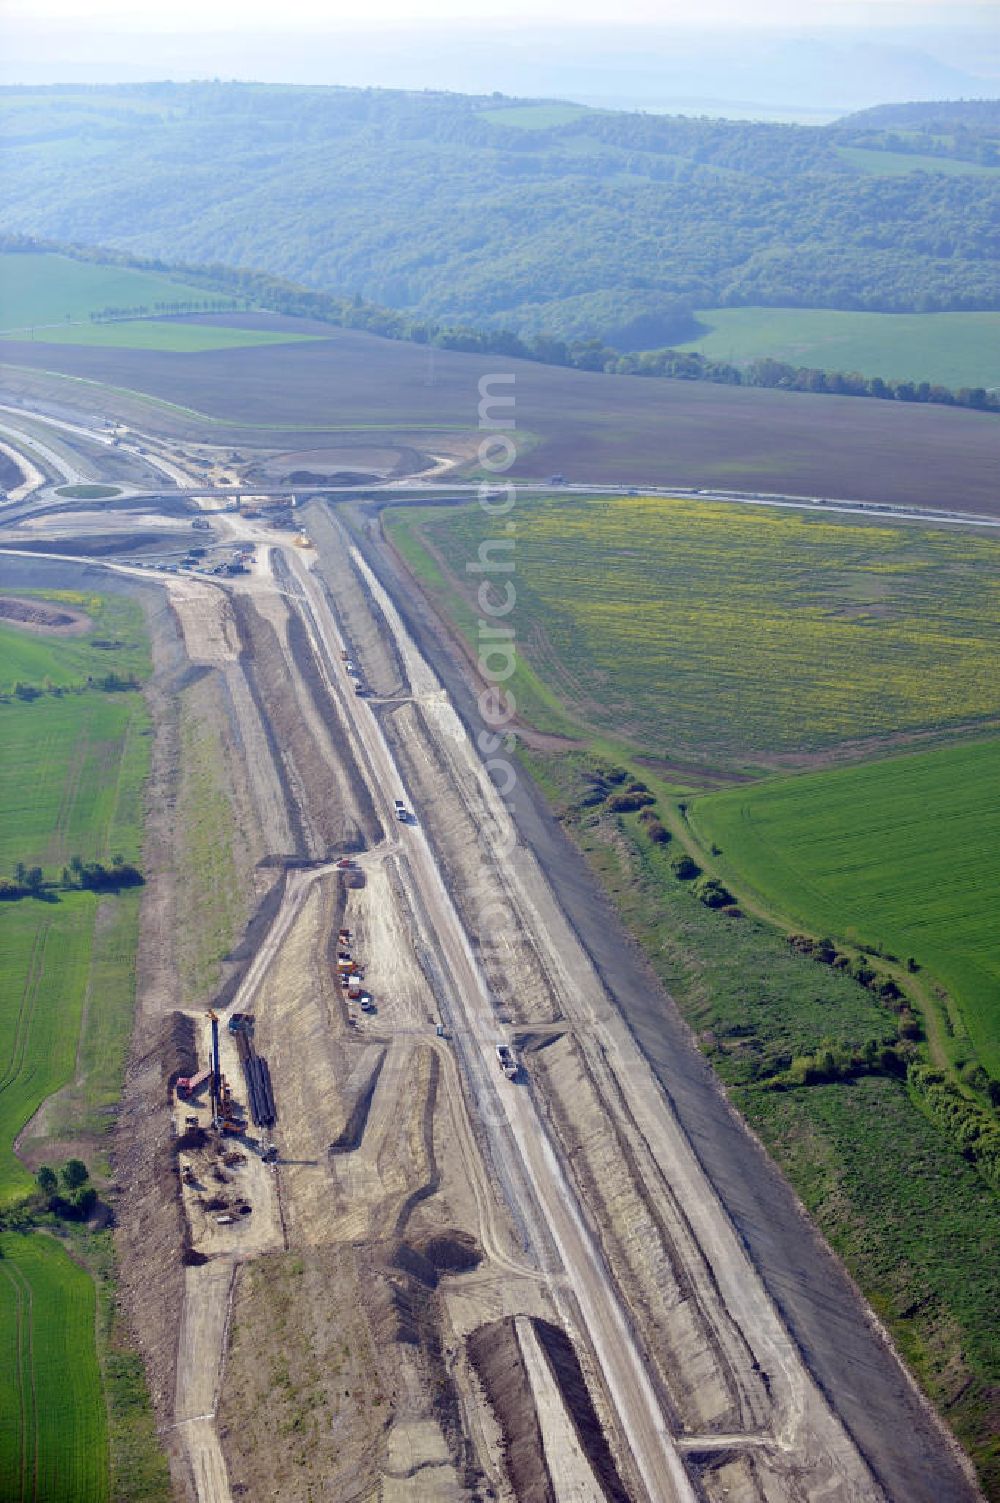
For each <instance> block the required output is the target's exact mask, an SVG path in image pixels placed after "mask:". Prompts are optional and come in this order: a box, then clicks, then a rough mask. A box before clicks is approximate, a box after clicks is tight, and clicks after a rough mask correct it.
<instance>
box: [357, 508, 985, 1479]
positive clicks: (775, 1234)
mask: <svg viewBox="0 0 1000 1503" xmlns="http://www.w3.org/2000/svg"><path fill="white" fill-rule="evenodd" d="M358 542H359V545H360V547H361V550H362V552H363V554H364V556H365V558H366V560H367V562H368V564H369V566H370V567H371V569H372V571H373V573H374V574H375V575H376V577H377V578H378V579H379V580H380V582H381V583H382V585H383V587H384V588H385V589H386V590H387V592H388V593H389V595H390V597H391V598H392V600H393V602H394V604H395V606H396V608H397V610H398V611H399V613H400V616H401V618H402V619H403V621H404V623H405V625H406V627H407V629H408V630H409V632H410V633H411V635H412V636H413V638H414V641H415V643H416V646H417V647H418V649H419V651H420V652H421V653H422V654H423V655H424V657H425V658H426V660H427V662H428V663H429V665H430V666H431V667H432V669H433V670H434V672H435V673H437V674H438V676H439V677H440V679H441V682H442V683H443V685H444V687H445V688H446V690H447V692H448V694H449V695H450V696H451V699H452V702H453V704H454V706H455V709H456V710H457V712H458V713H459V715H460V716H461V718H462V720H463V722H464V724H465V726H466V729H467V730H469V731H470V733H471V734H472V735H473V736H475V735H476V734H477V733H478V731H479V730H480V729H481V728H482V719H481V717H480V715H479V713H478V709H477V706H476V701H475V695H474V691H473V689H472V687H471V685H470V682H469V678H468V676H467V670H465V669H463V668H462V667H460V666H459V660H458V654H457V650H456V651H454V652H453V651H452V649H451V648H450V647H449V645H448V644H446V643H445V641H444V640H443V638H442V633H441V629H440V626H439V624H438V623H437V622H436V620H435V618H434V616H433V615H432V613H431V612H430V610H429V608H428V607H427V605H426V603H425V602H424V601H423V600H422V599H419V600H418V599H415V598H414V592H413V586H412V585H411V583H410V582H409V581H408V580H404V579H402V578H401V576H400V574H399V572H398V571H397V568H396V566H395V563H394V561H393V560H392V558H391V556H390V555H389V553H388V550H387V549H386V548H385V547H384V546H378V545H374V544H373V542H372V539H371V537H370V536H367V535H365V536H362V537H359V538H358ZM507 802H508V807H509V809H510V813H511V815H512V817H513V819H514V821H515V823H516V825H517V828H518V831H519V833H520V835H521V837H522V839H523V840H524V841H525V842H526V843H527V844H528V845H529V846H530V848H531V849H532V850H533V852H534V854H535V856H536V857H537V859H538V860H539V862H540V864H541V866H542V868H543V870H544V872H545V875H546V877H547V878H548V880H549V882H550V883H551V885H552V887H553V889H554V891H555V893H556V896H557V898H558V900H559V902H560V903H561V904H562V907H563V909H564V911H565V913H566V915H567V917H568V919H569V921H570V923H571V924H572V926H573V928H574V929H575V931H576V933H577V935H578V936H579V938H580V940H581V942H582V943H583V945H584V947H585V948H586V950H587V952H588V953H589V955H590V957H591V959H592V961H593V963H594V965H595V967H596V969H597V971H598V973H599V974H600V976H601V979H602V981H603V983H604V985H605V986H606V988H607V990H608V991H609V993H610V994H611V996H612V997H613V998H614V1000H615V1002H616V1004H617V1006H618V1008H619V1009H620V1011H621V1013H622V1015H623V1017H624V1018H625V1020H626V1022H627V1023H628V1026H629V1028H630V1029H631V1031H632V1033H633V1035H634V1036H635V1038H636V1040H637V1042H638V1043H639V1045H640V1048H641V1049H642V1051H643V1053H644V1054H645V1056H646V1058H647V1059H648V1061H649V1063H650V1065H651V1066H652V1068H653V1070H654V1073H655V1075H656V1077H657V1079H658V1081H659V1083H660V1085H661V1086H662V1088H663V1090H664V1092H665V1094H666V1096H667V1097H668V1099H669V1101H670V1103H671V1105H672V1107H673V1109H674V1111H675V1113H676V1115H677V1119H678V1121H679V1123H680V1125H681V1127H682V1129H683V1131H684V1132H685V1134H686V1135H687V1137H688V1139H689V1141H690V1143H691V1145H692V1147H693V1149H694V1152H695V1154H696V1155H697V1157H698V1159H699V1161H700V1162H701V1164H702V1166H703V1168H704V1170H705V1172H706V1174H707V1176H708V1178H709V1180H710V1181H711V1183H712V1184H713V1186H714V1187H715V1189H716V1191H717V1193H718V1195H719V1197H720V1200H721V1201H722V1203H723V1205H724V1207H725V1209H726V1211H727V1213H728V1215H729V1216H730V1218H731V1220H732V1222H733V1225H734V1227H735V1228H736V1231H737V1233H738V1235H739V1237H740V1239H741V1241H742V1242H743V1245H744V1246H745V1248H746V1249H747V1252H748V1254H749V1256H750V1258H751V1260H752V1262H753V1263H754V1265H755V1266H756V1268H757V1269H758V1271H759V1273H760V1276H761V1278H762V1280H763V1282H764V1285H765V1287H766V1289H767V1291H768V1293H769V1295H770V1296H771V1298H772V1299H773V1300H774V1302H775V1304H776V1306H777V1307H778V1309H779V1311H780V1313H781V1315H782V1317H783V1319H784V1321H785V1323H786V1325H787V1327H788V1329H789V1331H790V1332H791V1334H792V1336H793V1338H794V1340H795V1342H796V1344H797V1345H798V1347H799V1350H800V1351H801V1353H802V1356H803V1358H804V1360H805V1362H806V1365H807V1367H808V1368H809V1371H810V1372H811V1373H812V1375H813V1377H814V1379H815V1380H816V1382H817V1384H818V1385H819V1387H820V1389H821V1390H822V1391H823V1393H824V1394H825V1395H826V1396H827V1398H828V1400H829V1401H830V1403H831V1404H832V1406H833V1408H834V1410H835V1412H836V1413H837V1414H838V1416H839V1417H840V1419H841V1420H842V1422H843V1424H844V1425H845V1427H846V1428H847V1430H848V1432H849V1433H850V1435H851V1436H852V1437H853V1439H854V1441H855V1443H856V1444H857V1446H858V1448H859V1450H860V1451H861V1453H862V1454H863V1456H864V1457H865V1459H866V1461H867V1462H868V1464H869V1465H870V1466H871V1468H872V1470H873V1472H874V1473H875V1475H876V1476H877V1477H878V1479H879V1481H880V1483H881V1484H882V1486H883V1487H884V1488H885V1490H886V1493H887V1494H888V1496H889V1497H890V1498H891V1499H892V1500H894V1503H966V1500H968V1503H971V1500H974V1499H976V1498H978V1497H979V1496H980V1495H979V1493H978V1491H977V1489H976V1486H975V1484H974V1482H973V1481H972V1480H971V1479H970V1473H969V1470H968V1464H967V1463H966V1462H965V1459H964V1457H963V1456H962V1455H961V1453H960V1451H959V1448H958V1446H957V1444H956V1443H955V1442H954V1441H953V1440H952V1438H951V1437H950V1436H949V1435H948V1433H947V1431H946V1430H945V1427H944V1425H943V1423H942V1422H941V1421H940V1420H939V1419H938V1418H937V1416H936V1415H935V1414H934V1413H933V1411H932V1410H931V1408H930V1405H929V1404H928V1403H927V1402H926V1401H925V1400H924V1399H923V1397H922V1396H921V1395H920V1393H919V1391H918V1390H917V1388H916V1385H915V1384H914V1383H913V1381H912V1380H911V1379H910V1377H909V1375H908V1374H907V1373H906V1371H905V1370H904V1368H903V1367H902V1365H901V1363H900V1361H899V1359H898V1358H897V1356H896V1354H895V1352H894V1350H893V1349H892V1347H891V1345H890V1344H889V1342H888V1340H887V1339H886V1337H885V1336H884V1334H883V1333H882V1331H881V1330H880V1328H879V1327H878V1326H877V1324H876V1322H875V1320H874V1317H873V1316H872V1314H871V1312H870V1311H869V1310H868V1307H867V1306H866V1305H865V1303H864V1301H863V1300H862V1298H861V1296H860V1294H859V1293H858V1291H857V1289H856V1288H855V1286H854V1284H853V1283H852V1281H851V1279H850V1278H849V1276H848V1274H847V1273H846V1271H845V1270H844V1268H843V1267H842V1265H841V1264H840V1263H839V1262H838V1260H837V1259H836V1258H835V1257H834V1255H833V1254H832V1252H831V1251H830V1249H829V1248H828V1247H827V1245H826V1243H825V1242H824V1241H823V1239H822V1238H821V1237H820V1235H819V1233H818V1232H817V1231H816V1230H815V1228H813V1226H812V1225H811V1223H810V1222H809V1221H808V1219H807V1217H806V1215H805V1213H804V1211H803V1210H802V1208H801V1206H800V1204H799V1202H798V1201H797V1199H796V1197H795V1195H794V1193H793V1192H792V1190H791V1187H790V1186H789V1185H788V1184H787V1182H786V1181H785V1180H784V1178H783V1177H782V1176H781V1174H780V1173H779V1171H778V1169H777V1167H776V1166H775V1165H774V1164H773V1163H772V1162H771V1160H770V1159H769V1158H768V1156H767V1154H766V1153H765V1151H764V1149H763V1148H762V1146H761V1145H760V1144H759V1143H758V1142H757V1140H756V1139H755V1138H754V1137H753V1136H752V1135H751V1133H750V1132H749V1131H748V1130H747V1128H746V1127H745V1125H744V1124H743V1123H742V1122H741V1121H740V1119H739V1118H738V1117H737V1115H736V1113H735V1112H734V1111H733V1110H732V1108H731V1107H730V1106H729V1104H728V1102H727V1100H726V1098H725V1095H724V1093H723V1091H722V1088H721V1085H720V1084H719V1082H718V1080H717V1079H716V1077H715V1076H714V1075H713V1073H712V1071H711V1069H710V1067H709V1066H708V1065H707V1064H706V1062H705V1060H704V1059H703V1057H702V1056H701V1054H700V1052H699V1051H698V1049H697V1047H696V1045H695V1043H694V1040H693V1038H692V1036H691V1034H690V1031H689V1029H688V1027H687V1025H686V1023H685V1022H684V1021H683V1019H682V1017H681V1015H680V1013H679V1012H678V1010H677V1007H676V1005H675V1004H674V1003H673V1001H672V1000H671V998H670V997H669V996H668V995H667V993H666V992H665V991H664V989H663V987H662V986H661V984H660V982H659V980H658V979H657V977H656V976H655V974H654V973H653V971H652V968H651V967H650V965H649V963H648V962H647V960H646V959H645V957H644V956H643V955H642V953H641V951H640V950H639V948H638V946H637V945H636V944H635V942H634V941H633V940H632V939H631V938H630V936H629V935H628V934H627V933H626V931H625V930H624V929H623V927H622V924H621V922H620V920H619V919H618V918H617V915H616V914H615V913H614V912H613V910H612V908H611V906H610V903H609V902H608V900H607V899H606V898H605V897H604V895H603V893H602V892H601V891H600V889H599V888H598V886H597V884H596V882H595V881H594V879H593V878H592V877H591V875H590V874H589V872H588V871H587V868H586V866H585V864H584V860H583V857H582V856H581V855H580V853H579V852H578V851H577V850H576V848H575V847H573V846H572V845H571V844H570V842H569V840H568V839H567V837H566V836H565V834H564V833H563V831H562V829H561V828H560V826H559V825H558V823H557V822H556V820H555V819H554V818H553V817H552V815H551V814H550V813H549V811H548V809H547V808H546V806H545V804H544V802H543V800H542V798H541V796H540V795H539V793H538V792H537V790H536V789H535V788H534V787H533V786H532V784H531V782H530V780H529V778H528V776H527V774H526V773H524V772H523V771H522V773H521V775H520V777H519V780H518V783H517V785H516V787H515V789H514V790H513V792H512V794H511V795H510V796H509V798H508V800H507Z"/></svg>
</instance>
